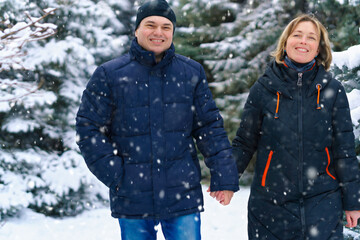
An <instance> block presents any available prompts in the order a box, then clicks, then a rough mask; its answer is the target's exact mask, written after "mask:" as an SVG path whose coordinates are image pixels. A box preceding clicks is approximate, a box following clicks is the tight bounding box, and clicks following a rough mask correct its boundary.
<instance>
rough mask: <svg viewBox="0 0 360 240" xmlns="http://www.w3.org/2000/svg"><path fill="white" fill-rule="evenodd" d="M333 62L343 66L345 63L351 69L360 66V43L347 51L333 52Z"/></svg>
mask: <svg viewBox="0 0 360 240" xmlns="http://www.w3.org/2000/svg"><path fill="white" fill-rule="evenodd" d="M332 55H333V61H332V63H333V64H335V65H337V66H338V67H339V68H341V67H342V66H343V65H345V66H347V67H348V68H349V69H352V68H355V67H357V66H360V57H359V56H360V45H355V46H352V47H349V48H348V49H347V50H346V51H342V52H333V53H332Z"/></svg>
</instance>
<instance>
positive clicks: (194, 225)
mask: <svg viewBox="0 0 360 240" xmlns="http://www.w3.org/2000/svg"><path fill="white" fill-rule="evenodd" d="M200 222H201V221H200V213H194V214H190V215H185V216H180V217H175V218H170V219H165V220H159V221H155V220H145V219H127V218H119V223H120V230H121V240H155V239H156V233H157V230H156V226H157V225H158V224H159V223H160V224H161V229H162V232H163V234H164V236H165V239H166V240H200V239H201V236H200Z"/></svg>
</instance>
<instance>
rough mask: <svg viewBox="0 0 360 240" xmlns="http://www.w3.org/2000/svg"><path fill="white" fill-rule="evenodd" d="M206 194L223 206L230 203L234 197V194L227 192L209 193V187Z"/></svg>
mask: <svg viewBox="0 0 360 240" xmlns="http://www.w3.org/2000/svg"><path fill="white" fill-rule="evenodd" d="M207 192H209V193H210V196H211V197H213V198H216V200H217V201H219V203H220V204H222V205H224V206H226V205H228V204H229V203H230V201H231V199H232V197H233V195H234V192H233V191H229V190H222V191H215V192H211V190H210V187H209V188H208V190H207Z"/></svg>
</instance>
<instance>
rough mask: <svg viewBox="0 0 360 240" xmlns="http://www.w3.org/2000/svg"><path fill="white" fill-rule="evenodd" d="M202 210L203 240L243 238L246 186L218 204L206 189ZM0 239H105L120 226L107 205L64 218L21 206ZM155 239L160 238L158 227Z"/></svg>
mask: <svg viewBox="0 0 360 240" xmlns="http://www.w3.org/2000/svg"><path fill="white" fill-rule="evenodd" d="M206 189H207V186H204V187H203V193H204V199H205V212H203V213H201V234H202V239H204V240H213V239H216V240H235V239H246V238H247V210H246V209H247V200H248V197H249V192H250V190H249V188H241V190H240V191H239V192H237V193H235V195H234V197H233V199H232V201H231V203H230V205H228V206H222V205H220V204H219V203H218V202H217V201H216V200H215V199H213V198H211V197H210V196H209V195H208V193H207V192H206ZM0 239H1V240H2V239H6V240H23V239H36V240H48V239H51V240H64V239H66V240H82V239H86V240H98V239H103V240H109V239H120V227H119V224H118V222H117V220H116V219H115V218H112V217H111V216H110V210H109V208H106V207H104V208H100V209H94V210H91V211H87V212H84V213H83V214H81V215H79V216H77V217H69V218H64V219H58V218H51V217H45V216H44V215H42V214H39V213H35V212H33V211H31V210H29V209H24V210H23V211H22V212H21V213H20V215H19V217H16V218H12V219H10V220H8V221H6V222H4V223H1V224H0ZM158 239H159V240H163V239H164V238H163V236H162V233H161V229H160V230H159V232H158Z"/></svg>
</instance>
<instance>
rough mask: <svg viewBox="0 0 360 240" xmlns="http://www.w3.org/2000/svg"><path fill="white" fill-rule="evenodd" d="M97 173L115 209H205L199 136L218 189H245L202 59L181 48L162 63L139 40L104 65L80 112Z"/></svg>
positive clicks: (80, 130)
mask: <svg viewBox="0 0 360 240" xmlns="http://www.w3.org/2000/svg"><path fill="white" fill-rule="evenodd" d="M76 129H77V134H78V145H79V147H80V150H81V153H82V155H83V156H84V159H85V161H86V164H87V166H88V167H89V169H90V170H91V172H92V173H93V174H94V175H95V176H96V177H97V178H98V179H99V180H100V181H102V182H103V183H104V184H105V185H106V186H108V187H109V188H110V200H111V211H112V216H113V217H116V218H144V219H165V218H170V217H175V216H179V215H185V214H191V213H194V212H200V211H202V210H203V195H202V189H201V185H200V180H201V173H200V165H199V160H198V158H197V153H196V148H195V144H194V140H193V138H195V139H196V142H197V147H198V148H199V150H200V151H201V153H202V154H203V155H204V157H205V163H206V165H207V166H208V167H209V168H210V171H211V185H210V187H211V189H212V191H218V190H232V191H236V190H238V173H237V169H236V164H235V161H234V159H233V157H232V150H231V145H230V143H229V141H228V138H227V135H226V133H225V130H224V128H223V120H222V118H221V116H220V114H219V110H218V109H217V108H216V106H215V102H214V101H213V99H212V95H211V92H210V90H209V88H208V86H207V81H206V79H205V74H204V70H203V68H202V66H201V65H200V64H199V63H197V62H195V61H193V60H190V59H188V58H186V57H183V56H180V55H178V54H175V52H174V46H173V45H172V46H171V48H170V49H169V50H167V51H166V52H165V56H164V58H163V60H162V61H161V62H159V63H158V64H156V62H155V56H154V54H153V53H152V52H148V51H145V50H143V49H142V48H141V47H140V46H139V45H138V44H137V41H136V39H135V40H134V41H133V43H132V46H131V49H130V52H129V53H128V54H126V55H124V56H121V57H119V58H117V59H115V60H112V61H110V62H107V63H105V64H103V65H102V66H100V67H98V68H97V69H96V71H95V72H94V74H93V76H92V78H91V79H90V81H89V83H88V85H87V87H86V90H85V91H84V93H83V97H82V103H81V106H80V109H79V111H78V114H77V118H76Z"/></svg>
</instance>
